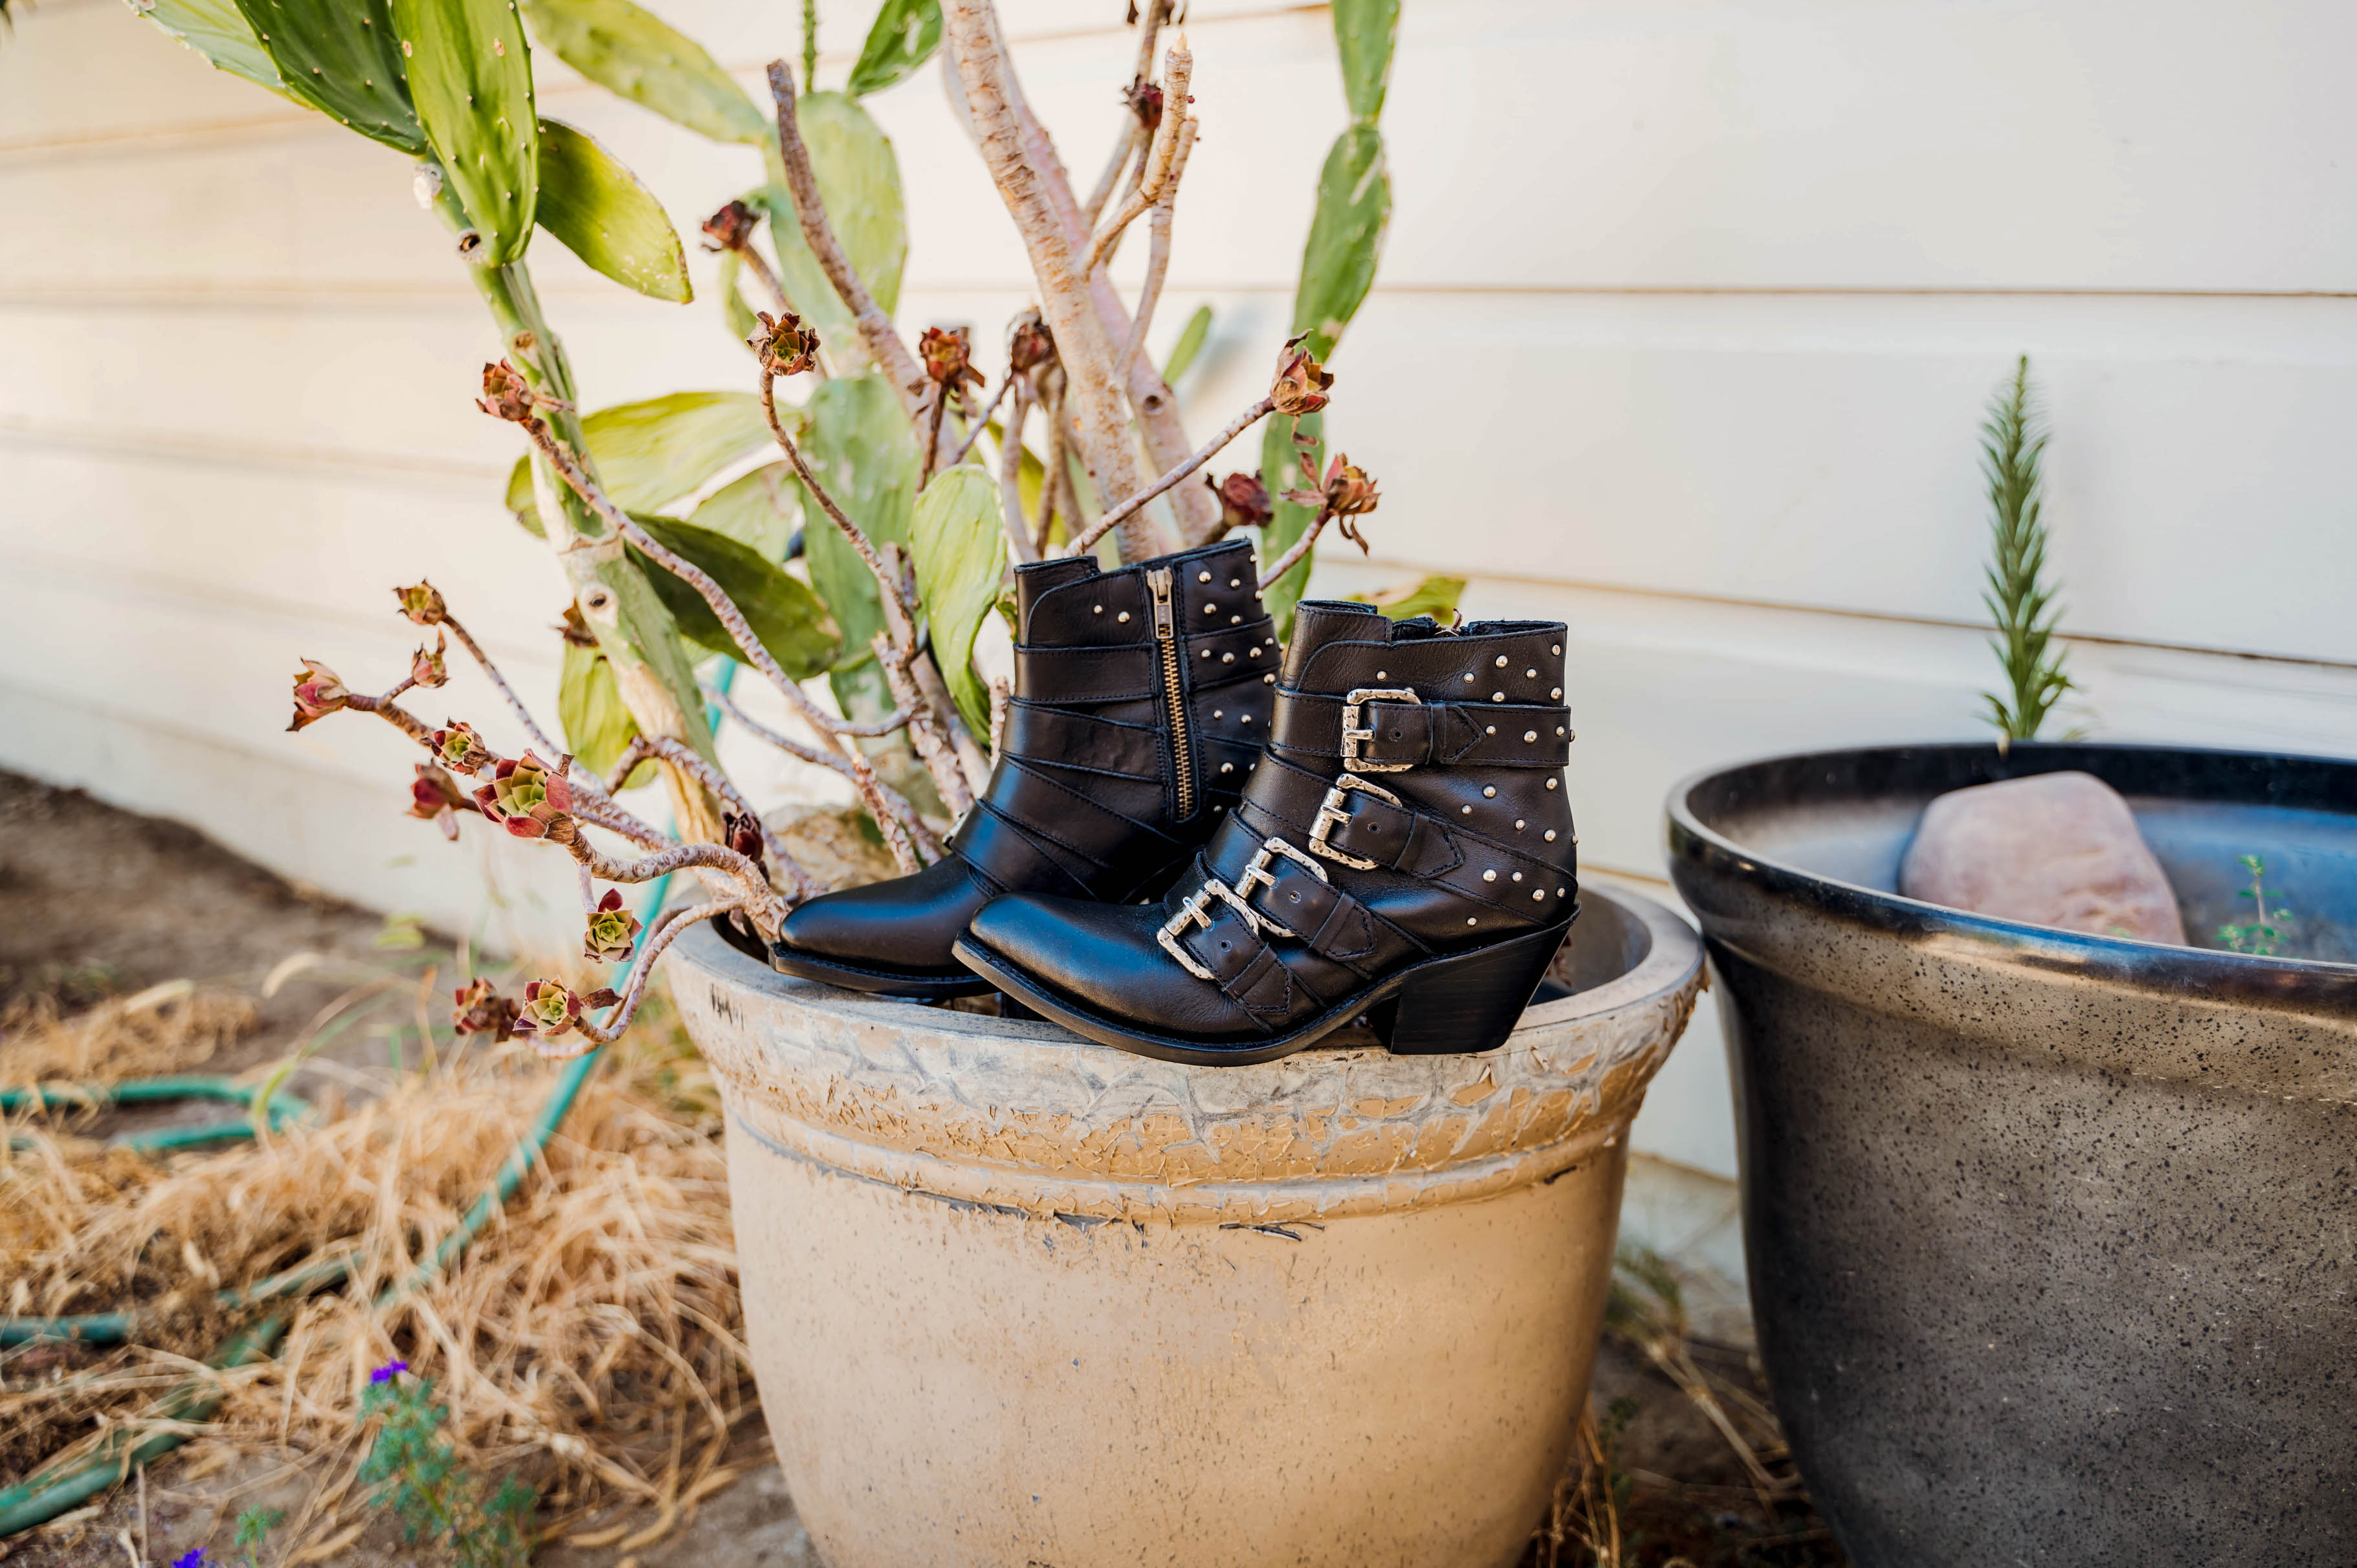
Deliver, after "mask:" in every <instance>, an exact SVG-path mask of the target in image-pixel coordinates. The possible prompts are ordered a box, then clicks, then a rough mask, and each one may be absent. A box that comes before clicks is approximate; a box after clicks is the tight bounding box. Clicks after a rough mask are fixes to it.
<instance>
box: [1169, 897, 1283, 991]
mask: <svg viewBox="0 0 2357 1568" xmlns="http://www.w3.org/2000/svg"><path fill="white" fill-rule="evenodd" d="M1213 898H1222V899H1225V900H1226V901H1227V904H1228V906H1229V908H1232V909H1233V910H1235V912H1236V913H1237V914H1239V915H1242V916H1243V918H1244V924H1245V926H1247V927H1248V928H1250V929H1251V931H1252V934H1253V935H1254V936H1258V935H1260V929H1261V918H1260V913H1259V911H1258V910H1255V909H1254V908H1250V907H1249V906H1247V905H1246V904H1245V903H1244V901H1243V899H1241V898H1239V897H1236V894H1235V889H1233V888H1232V887H1230V886H1228V885H1227V884H1226V883H1224V882H1222V881H1221V880H1220V879H1219V878H1218V877H1216V876H1214V877H1212V878H1211V879H1210V880H1209V881H1207V882H1205V883H1204V884H1203V886H1200V887H1198V888H1196V889H1195V891H1194V892H1193V893H1192V894H1190V895H1189V896H1188V899H1187V901H1186V902H1185V903H1184V904H1181V905H1179V912H1178V913H1177V914H1175V915H1173V916H1171V917H1170V918H1168V920H1165V921H1164V922H1163V923H1162V929H1160V930H1159V931H1157V932H1156V933H1155V934H1154V940H1156V941H1158V942H1160V943H1161V944H1162V950H1163V951H1164V952H1167V953H1168V954H1169V955H1170V956H1171V957H1172V958H1175V959H1177V960H1178V961H1179V968H1181V969H1183V970H1185V971H1186V972H1188V973H1189V974H1191V975H1193V976H1194V977H1195V978H1196V979H1198V980H1208V981H1210V982H1211V983H1213V984H1215V985H1216V984H1217V983H1219V979H1220V977H1219V976H1218V975H1216V974H1213V973H1212V972H1211V971H1210V970H1208V969H1205V968H1204V967H1203V966H1202V965H1201V964H1200V963H1197V962H1196V961H1195V955H1194V954H1192V953H1190V952H1189V951H1188V950H1186V949H1185V948H1182V947H1180V946H1179V936H1180V934H1181V933H1183V932H1184V931H1185V930H1186V929H1187V928H1188V926H1189V925H1190V924H1192V925H1197V926H1200V927H1201V928H1202V929H1205V930H1207V931H1208V930H1210V929H1211V900H1212V899H1213Z"/></svg>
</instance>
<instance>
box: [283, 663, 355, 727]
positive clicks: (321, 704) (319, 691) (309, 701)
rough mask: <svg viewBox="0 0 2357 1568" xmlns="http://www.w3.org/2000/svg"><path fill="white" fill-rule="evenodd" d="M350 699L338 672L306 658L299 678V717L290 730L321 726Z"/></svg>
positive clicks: (297, 713)
mask: <svg viewBox="0 0 2357 1568" xmlns="http://www.w3.org/2000/svg"><path fill="white" fill-rule="evenodd" d="M350 696H351V693H350V691H349V690H347V689H346V687H345V685H344V683H343V682H342V681H341V680H339V678H338V677H337V675H336V672H335V671H332V670H330V669H328V667H327V666H326V665H324V664H322V663H320V662H319V661H318V660H316V659H306V660H303V668H302V669H301V670H300V671H296V676H295V718H294V722H292V723H291V724H289V725H287V726H286V727H287V728H288V729H289V730H298V729H301V728H302V727H303V726H304V725H315V724H317V723H318V722H319V721H320V720H321V719H324V718H326V717H327V716H328V714H332V713H335V712H337V711H339V709H341V708H342V707H343V705H344V703H345V701H346V700H347V699H348V698H350Z"/></svg>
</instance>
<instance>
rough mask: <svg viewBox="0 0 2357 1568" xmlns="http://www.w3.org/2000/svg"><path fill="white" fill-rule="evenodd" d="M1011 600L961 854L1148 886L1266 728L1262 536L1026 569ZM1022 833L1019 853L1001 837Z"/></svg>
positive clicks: (1095, 884)
mask: <svg viewBox="0 0 2357 1568" xmlns="http://www.w3.org/2000/svg"><path fill="white" fill-rule="evenodd" d="M1016 604H1017V623H1018V625H1019V628H1020V633H1019V636H1018V638H1017V642H1016V647H1015V671H1016V672H1015V686H1014V693H1013V701H1012V703H1010V704H1009V707H1008V710H1007V715H1006V728H1005V731H1004V733H1003V735H1002V737H1001V758H1000V762H999V766H998V768H996V771H994V773H993V774H992V777H991V782H990V786H989V789H987V790H986V791H985V794H984V798H983V801H982V803H981V804H980V805H978V806H977V807H976V809H975V811H974V813H973V815H972V816H971V817H969V819H968V821H967V823H966V825H965V826H964V827H963V828H961V830H960V832H959V836H958V847H959V849H960V852H961V853H962V854H967V855H968V857H969V858H971V859H974V860H976V861H977V862H978V863H979V864H981V865H984V867H985V869H988V868H989V867H990V866H991V865H994V864H996V863H998V862H1000V861H1001V860H1006V864H1007V865H1009V866H1010V867H1011V866H1012V865H1014V864H1015V863H1016V862H1017V861H1022V860H1028V859H1030V858H1031V857H1033V856H1044V857H1046V858H1047V859H1049V860H1050V861H1052V862H1054V863H1055V865H1056V866H1057V867H1058V868H1059V870H1060V872H1061V873H1062V874H1063V875H1065V876H1068V877H1069V878H1071V880H1072V881H1073V882H1074V883H1076V884H1077V885H1078V886H1080V887H1081V888H1083V889H1085V890H1086V891H1087V892H1088V893H1089V894H1091V895H1092V896H1094V897H1106V898H1115V899H1118V898H1124V897H1131V896H1133V895H1135V894H1137V893H1139V892H1141V891H1144V890H1146V889H1147V888H1149V887H1150V886H1151V885H1152V884H1154V882H1155V881H1156V880H1157V878H1163V879H1167V876H1168V874H1170V873H1172V872H1175V870H1176V869H1177V868H1178V867H1179V866H1180V865H1183V864H1184V863H1185V862H1186V860H1187V859H1188V858H1189V855H1190V854H1191V853H1192V850H1193V849H1194V847H1195V846H1197V845H1199V844H1200V843H1202V842H1203V840H1204V839H1205V838H1206V837H1208V836H1209V835H1210V833H1211V831H1212V829H1213V828H1214V827H1216V826H1217V825H1218V822H1220V820H1221V818H1222V815H1223V814H1224V813H1225V812H1226V811H1228V810H1229V809H1230V808H1232V806H1233V805H1234V803H1235V801H1236V799H1237V796H1238V794H1239V792H1240V791H1241V790H1242V789H1243V783H1244V780H1245V779H1247V778H1248V777H1249V776H1250V774H1251V771H1252V768H1253V764H1254V760H1255V759H1256V758H1257V757H1258V756H1259V753H1260V748H1261V746H1262V745H1263V744H1264V743H1265V741H1266V740H1267V738H1268V733H1269V714H1270V711H1271V708H1272V704H1273V702H1274V699H1275V685H1276V665H1277V663H1278V661H1279V660H1278V647H1277V642H1276V636H1275V627H1274V626H1273V625H1272V624H1271V622H1270V620H1269V618H1268V615H1267V612H1266V611H1265V609H1264V608H1263V607H1262V606H1261V602H1260V594H1259V590H1258V587H1257V585H1256V582H1255V578H1254V564H1253V553H1252V546H1251V544H1250V543H1249V542H1247V541H1243V540H1234V541H1230V542H1223V543H1220V544H1214V545H1208V546H1205V547H1203V548H1201V549H1197V550H1189V551H1184V552H1181V553H1178V554H1174V555H1166V556H1161V557H1158V558H1157V559H1155V560H1152V561H1146V562H1140V563H1138V564H1135V565H1129V566H1124V567H1121V568H1118V569H1116V570H1113V571H1105V570H1103V569H1102V568H1100V566H1099V565H1098V564H1097V562H1096V561H1095V560H1094V559H1093V558H1092V557H1088V556H1082V557H1076V558H1072V559H1068V560H1059V561H1043V562H1038V563H1034V564H1028V565H1023V566H1019V567H1017V569H1016ZM1017 831H1019V833H1020V836H1021V838H1022V840H1023V843H1022V845H1021V847H1020V849H1019V850H1018V849H1017V848H1016V847H1015V846H1013V845H1011V844H1007V845H1002V844H1000V843H999V841H1003V840H1006V838H1007V837H1008V834H1009V833H1010V832H1017ZM1010 855H1011V856H1012V858H1011V859H1010V858H1008V857H1009V856H1010Z"/></svg>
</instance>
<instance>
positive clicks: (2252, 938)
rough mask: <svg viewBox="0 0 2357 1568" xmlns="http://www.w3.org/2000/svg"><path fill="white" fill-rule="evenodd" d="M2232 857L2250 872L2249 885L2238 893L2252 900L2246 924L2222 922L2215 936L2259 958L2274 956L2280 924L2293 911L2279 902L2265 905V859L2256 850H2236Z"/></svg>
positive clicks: (2238, 949)
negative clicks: (2236, 853) (2253, 851)
mask: <svg viewBox="0 0 2357 1568" xmlns="http://www.w3.org/2000/svg"><path fill="white" fill-rule="evenodd" d="M2234 859H2235V861H2236V862H2237V863H2238V864H2239V865H2241V866H2242V868H2243V869H2244V870H2245V871H2247V872H2249V873H2250V874H2251V885H2250V886H2248V887H2245V888H2244V889H2243V890H2242V892H2241V893H2240V894H2239V895H2238V897H2244V898H2248V899H2249V900H2250V901H2251V918H2250V921H2249V923H2248V924H2246V925H2233V924H2229V925H2223V926H2221V927H2219V928H2218V940H2220V941H2222V942H2224V943H2225V944H2226V945H2227V946H2228V947H2229V948H2232V949H2233V950H2234V951H2236V952H2246V953H2253V954H2255V955H2256V956H2258V957H2260V958H2273V957H2275V956H2276V943H2277V942H2278V941H2280V940H2282V939H2283V928H2284V924H2285V923H2286V922H2288V921H2289V920H2290V919H2291V918H2292V913H2291V911H2290V910H2289V909H2287V908H2284V907H2283V906H2282V905H2281V904H2277V905H2276V907H2275V908H2272V909H2270V908H2267V863H2266V861H2264V860H2261V859H2260V858H2259V857H2258V856H2257V855H2255V854H2238V855H2236V856H2235V857H2234Z"/></svg>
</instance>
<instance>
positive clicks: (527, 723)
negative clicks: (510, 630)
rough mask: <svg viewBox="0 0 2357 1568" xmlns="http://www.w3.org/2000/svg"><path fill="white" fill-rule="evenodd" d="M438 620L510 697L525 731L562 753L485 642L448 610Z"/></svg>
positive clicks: (547, 749)
mask: <svg viewBox="0 0 2357 1568" xmlns="http://www.w3.org/2000/svg"><path fill="white" fill-rule="evenodd" d="M439 624H441V625H443V626H447V627H448V628H450V635H451V636H453V637H455V638H457V639H458V643H459V646H460V647H462V648H464V649H465V650H467V652H468V655H469V656H470V657H471V658H473V660H475V663H476V666H477V667H478V668H479V669H480V670H481V671H482V672H483V674H484V677H485V678H486V679H488V680H489V681H490V683H491V684H492V686H494V687H495V688H497V689H498V691H499V693H500V696H502V697H504V698H506V699H507V704H508V709H509V711H510V712H511V713H513V714H515V716H516V718H517V719H518V720H519V721H520V722H521V723H522V725H523V733H524V734H525V735H527V736H531V737H532V741H533V745H535V746H539V747H540V748H541V750H543V751H544V752H546V753H548V754H550V755H551V756H561V755H562V754H563V753H564V750H565V748H564V747H563V746H559V745H557V744H556V743H555V742H554V741H553V740H551V739H549V738H548V736H546V735H544V733H542V731H541V727H540V725H537V724H535V723H533V716H532V710H531V709H530V708H527V707H525V706H524V705H523V699H522V698H521V697H519V696H517V695H516V694H515V688H513V687H512V686H510V685H509V684H508V678H507V677H506V676H504V675H502V674H500V667H499V666H498V665H496V664H494V663H492V662H491V656H490V654H488V653H485V652H484V651H483V645H482V644H481V643H479V642H477V641H476V640H475V634H474V633H473V632H470V631H468V629H467V628H465V627H463V626H461V625H459V624H458V618H457V616H454V615H451V614H449V613H448V612H447V611H445V612H444V614H443V617H442V619H441V621H440V623H439Z"/></svg>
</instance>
